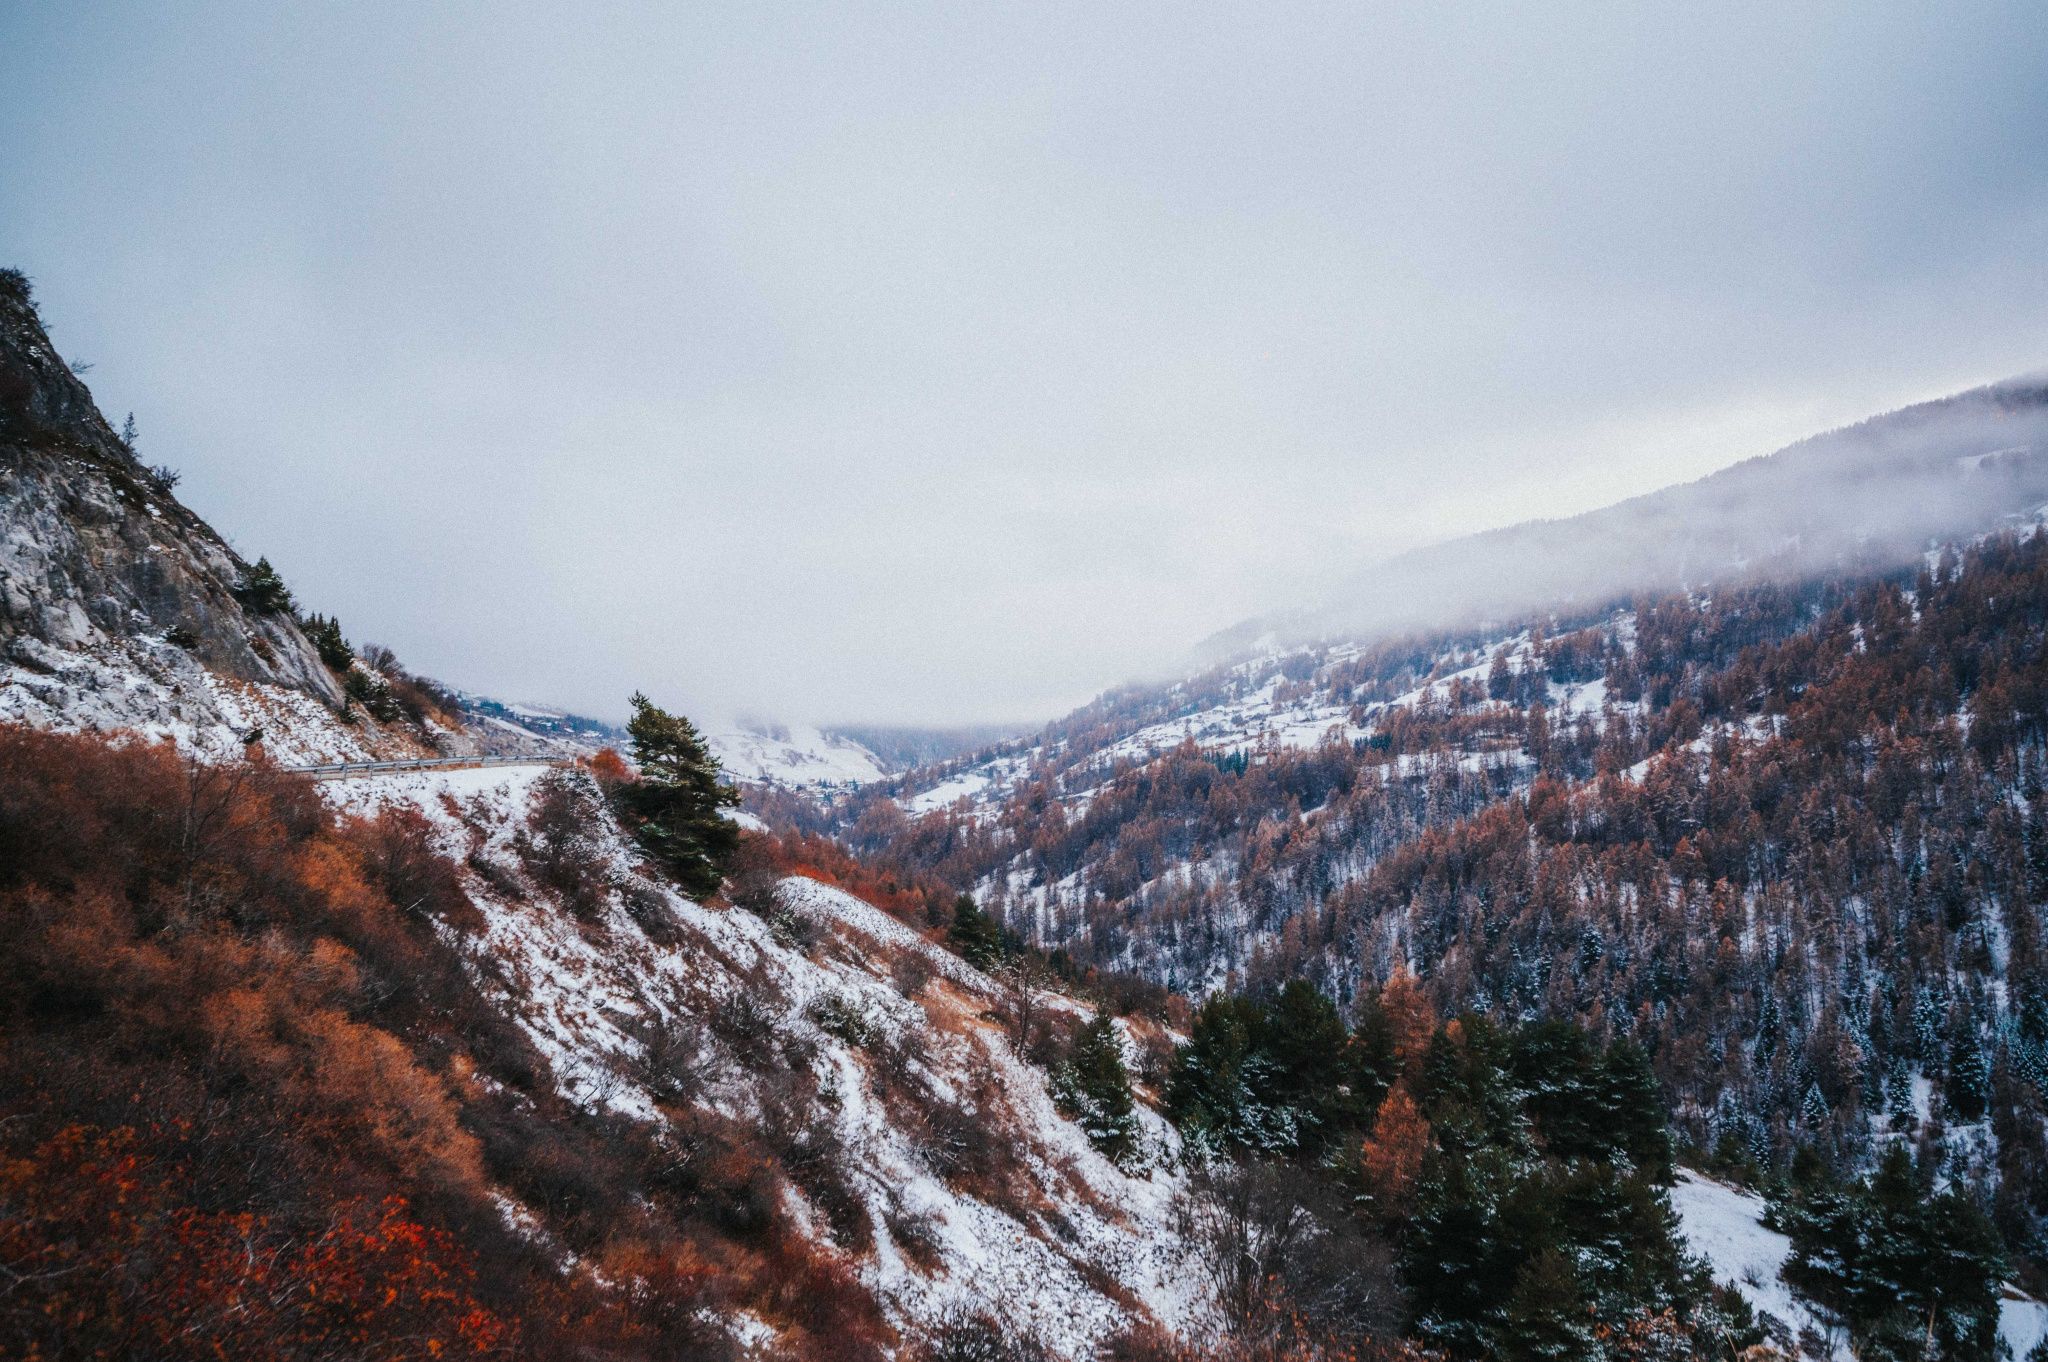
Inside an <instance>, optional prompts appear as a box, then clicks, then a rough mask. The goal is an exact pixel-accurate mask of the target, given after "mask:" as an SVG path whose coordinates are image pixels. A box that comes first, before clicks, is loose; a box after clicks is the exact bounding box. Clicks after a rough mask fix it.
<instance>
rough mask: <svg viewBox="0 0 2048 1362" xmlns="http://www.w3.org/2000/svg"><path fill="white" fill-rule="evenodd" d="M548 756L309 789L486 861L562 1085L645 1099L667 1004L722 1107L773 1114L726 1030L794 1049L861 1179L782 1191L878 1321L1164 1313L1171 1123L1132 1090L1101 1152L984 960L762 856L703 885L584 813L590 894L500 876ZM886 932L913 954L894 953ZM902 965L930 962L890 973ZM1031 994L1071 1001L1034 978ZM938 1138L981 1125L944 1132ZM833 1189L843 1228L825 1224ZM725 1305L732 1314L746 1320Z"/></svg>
mask: <svg viewBox="0 0 2048 1362" xmlns="http://www.w3.org/2000/svg"><path fill="white" fill-rule="evenodd" d="M561 779H570V780H586V781H587V777H584V776H581V775H580V774H563V775H552V776H551V775H549V774H548V773H547V772H545V771H543V770H540V769H538V768H536V769H533V770H517V771H511V772H507V771H503V770H498V771H462V772H447V773H432V774H427V773H407V774H400V775H391V776H382V777H374V778H368V779H361V780H353V781H345V782H334V783H331V784H329V785H327V786H325V787H323V790H324V792H325V793H326V794H327V796H328V797H329V798H330V799H331V800H332V801H334V802H335V803H336V804H337V805H338V806H339V807H340V808H342V809H343V810H346V811H349V812H355V813H364V814H368V813H373V812H375V811H376V810H379V809H382V808H388V807H391V806H394V805H403V806H407V807H410V808H413V809H416V810H418V811H419V813H420V814H422V815H423V816H425V817H426V818H428V819H429V820H431V822H432V825H433V828H434V830H435V834H436V836H437V838H438V840H439V843H440V846H441V849H442V850H444V851H445V852H446V853H447V854H449V855H450V856H452V857H453V858H454V859H456V860H457V861H458V862H466V863H467V864H468V865H469V866H471V867H472V868H475V867H477V866H485V867H495V869H489V870H486V871H484V872H479V873H478V874H477V875H476V877H475V878H474V879H473V881H472V882H471V883H469V885H468V886H467V887H468V889H469V891H470V893H471V895H472V897H473V898H474V899H475V901H476V902H477V903H478V904H479V905H480V906H481V908H482V909H483V912H484V915H485V917H486V918H487V920H488V926H487V928H486V930H485V932H484V934H483V937H482V939H481V941H480V942H479V956H480V958H488V959H490V960H492V961H493V962H494V964H493V965H492V967H491V968H490V970H489V971H488V974H487V978H488V982H487V984H486V987H488V988H489V989H490V990H491V991H492V992H493V993H494V994H495V995H496V996H497V998H498V1000H499V1001H500V1003H501V1004H502V1006H504V1007H505V1008H506V1009H508V1011H509V1012H510V1013H511V1014H512V1015H513V1016H515V1017H516V1018H517V1019H518V1021H519V1024H520V1025H521V1026H522V1027H523V1028H524V1029H525V1031H526V1032H527V1034H528V1035H530V1036H531V1037H532V1038H533V1040H534V1041H535V1043H536V1044H537V1045H538V1046H539V1048H540V1049H541V1050H542V1051H543V1052H544V1053H545V1054H546V1055H547V1056H548V1058H549V1060H550V1061H551V1063H552V1065H553V1067H554V1073H555V1079H556V1083H557V1085H558V1087H559V1089H560V1092H561V1094H562V1096H563V1097H564V1098H565V1099H568V1100H570V1101H572V1102H574V1103H576V1104H577V1105H579V1106H582V1107H584V1108H587V1109H591V1110H601V1109H609V1110H611V1111H614V1112H617V1113H620V1114H622V1115H624V1116H628V1117H631V1118H633V1119H636V1120H640V1121H649V1122H655V1123H657V1124H658V1123H661V1122H662V1121H663V1120H664V1117H663V1114H662V1112H663V1107H664V1103H668V1102H673V1101H674V1100H676V1094H675V1093H674V1092H673V1091H668V1092H660V1093H657V1092H656V1091H654V1090H653V1088H652V1086H651V1085H650V1081H649V1080H648V1079H647V1077H646V1073H647V1070H646V1068H645V1060H646V1058H647V1053H648V1048H649V1045H650V1043H651V1042H650V1040H649V1037H650V1036H652V1035H655V1034H657V1033H661V1032H662V1031H663V1028H665V1027H673V1028H681V1029H682V1030H684V1031H686V1032H688V1033H689V1034H691V1035H692V1036H693V1037H694V1040H693V1041H692V1043H693V1044H696V1045H699V1046H701V1047H702V1049H701V1053H700V1054H699V1055H697V1056H696V1057H695V1067H696V1070H697V1072H699V1073H701V1074H702V1075H703V1077H704V1082H703V1084H702V1087H701V1088H700V1089H699V1090H698V1091H696V1092H694V1093H692V1094H690V1096H689V1100H690V1101H691V1102H693V1103H695V1104H698V1105H700V1106H704V1107H707V1108H712V1109H716V1110H718V1111H720V1112H722V1113H724V1114H725V1115H727V1116H730V1117H734V1118H737V1119H741V1120H755V1121H759V1120H775V1119H787V1114H786V1113H783V1114H778V1113H777V1112H775V1111H772V1110H770V1109H769V1108H770V1107H772V1105H773V1103H774V1101H775V1100H777V1099H773V1098H771V1097H769V1096H766V1095H764V1094H765V1093H767V1092H770V1091H772V1090H773V1085H772V1084H764V1082H763V1081H762V1078H761V1075H760V1073H758V1072H757V1071H756V1070H757V1068H758V1063H757V1061H755V1060H751V1059H749V1058H748V1055H747V1051H748V1049H749V1047H767V1048H778V1049H781V1050H785V1051H787V1052H790V1053H796V1054H800V1055H802V1056H806V1057H807V1058H805V1059H804V1061H803V1062H804V1063H805V1064H806V1066H807V1067H808V1070H809V1072H810V1073H811V1074H812V1075H814V1076H815V1077H816V1079H817V1084H818V1086H817V1098H816V1101H815V1102H814V1103H813V1104H811V1105H810V1106H809V1107H808V1108H806V1109H805V1110H804V1111H802V1112H800V1113H798V1118H799V1119H800V1120H803V1121H818V1122H822V1123H824V1128H825V1129H824V1133H823V1134H822V1135H820V1136H819V1137H818V1138H819V1139H820V1140H821V1141H822V1143H821V1145H820V1147H821V1148H826V1149H829V1150H832V1151H836V1152H834V1153H832V1154H831V1155H830V1157H832V1158H835V1159H839V1160H841V1161H843V1167H842V1168H841V1170H840V1171H841V1173H842V1174H843V1176H844V1178H845V1181H846V1184H847V1185H848V1186H849V1187H850V1188H851V1189H852V1192H853V1194H854V1196H855V1197H856V1198H857V1200H858V1203H859V1205H858V1207H856V1208H854V1209H853V1210H851V1211H849V1210H848V1208H846V1207H843V1206H826V1205H817V1204H809V1205H802V1206H799V1207H796V1208H795V1209H796V1211H797V1217H798V1219H799V1220H800V1221H801V1222H802V1223H805V1224H807V1225H809V1226H810V1227H811V1229H812V1231H813V1232H814V1233H815V1235H816V1236H817V1237H818V1239H819V1241H820V1242H821V1243H823V1244H827V1245H838V1246H839V1251H841V1252H843V1253H844V1254H845V1256H846V1257H847V1258H848V1259H849V1260H850V1261H852V1262H853V1263H854V1264H855V1266H856V1268H857V1271H858V1272H859V1274H860V1277H861V1279H862V1280H863V1281H864V1282H865V1283H866V1284H867V1285H868V1286H869V1287H870V1288H871V1289H872V1290H873V1291H874V1293H875V1294H876V1296H877V1298H878V1299H879V1300H881V1301H882V1302H883V1303H884V1307H885V1310H886V1311H887V1312H888V1313H889V1314H890V1315H891V1316H892V1318H893V1319H894V1320H895V1321H896V1323H897V1324H898V1325H899V1326H908V1327H912V1328H915V1326H919V1325H928V1324H930V1323H932V1322H934V1321H937V1320H939V1319H941V1318H942V1317H945V1316H946V1315H948V1313H949V1312H950V1311H953V1310H955V1309H956V1308H958V1307H961V1306H966V1307H971V1308H972V1309H973V1310H977V1311H988V1312H993V1313H996V1314H997V1315H998V1316H999V1317H1000V1318H1002V1319H1004V1320H1005V1321H1006V1323H1010V1324H1014V1325H1015V1326H1017V1327H1019V1328H1022V1329H1028V1330H1029V1331H1030V1332H1031V1333H1032V1334H1033V1335H1035V1336H1037V1337H1039V1338H1041V1339H1043V1340H1044V1341H1045V1342H1046V1343H1048V1344H1049V1345H1050V1346H1051V1347H1052V1348H1053V1349H1054V1350H1055V1351H1056V1352H1057V1353H1058V1354H1059V1355H1061V1356H1066V1357H1085V1356H1089V1355H1091V1354H1090V1349H1091V1348H1092V1347H1093V1345H1094V1344H1095V1343H1097V1342H1099V1341H1100V1340H1101V1339H1102V1338H1104V1337H1106V1336H1107V1335H1108V1334H1110V1333H1112V1332H1114V1331H1115V1328H1116V1327H1117V1325H1118V1324H1119V1323H1120V1322H1121V1321H1123V1320H1126V1319H1128V1318H1130V1317H1131V1316H1132V1315H1133V1313H1134V1312H1138V1313H1147V1314H1150V1315H1151V1316H1153V1317H1154V1318H1156V1319H1158V1320H1160V1321H1162V1322H1165V1323H1167V1324H1175V1323H1178V1322H1180V1321H1181V1320H1182V1319H1183V1318H1184V1317H1185V1316H1186V1314H1187V1312H1188V1311H1189V1309H1190V1308H1191V1306H1190V1302H1189V1301H1188V1300H1186V1299H1185V1298H1184V1292H1183V1289H1182V1287H1181V1285H1180V1284H1179V1281H1178V1278H1177V1275H1176V1273H1175V1271H1174V1256H1173V1244H1172V1238H1171V1235H1170V1234H1169V1232H1168V1217H1169V1211H1170V1203H1171V1201H1172V1198H1173V1194H1174V1191H1175V1189H1176V1186H1177V1185H1178V1183H1177V1178H1176V1175H1174V1174H1173V1173H1171V1172H1170V1171H1168V1167H1169V1163H1170V1161H1169V1160H1168V1159H1167V1158H1165V1157H1163V1156H1165V1155H1167V1154H1170V1152H1171V1151H1172V1150H1173V1149H1174V1148H1175V1147H1176V1143H1177V1142H1176V1137H1175V1135H1174V1134H1173V1132H1172V1131H1171V1130H1170V1128H1169V1127H1167V1126H1166V1124H1165V1123H1164V1122H1163V1121H1161V1120H1160V1119H1159V1118H1158V1117H1157V1116H1156V1115H1154V1114H1152V1113H1150V1112H1149V1111H1148V1112H1146V1113H1145V1114H1144V1119H1145V1121H1146V1131H1147V1137H1148V1139H1149V1140H1150V1141H1151V1143H1152V1144H1153V1146H1154V1148H1155V1149H1156V1150H1157V1151H1158V1153H1159V1154H1160V1155H1161V1156H1162V1157H1159V1158H1155V1159H1154V1160H1152V1163H1151V1167H1150V1168H1149V1170H1137V1171H1134V1172H1125V1171H1123V1170H1120V1169H1119V1168H1118V1167H1117V1166H1116V1165H1115V1164H1113V1163H1111V1162H1110V1161H1109V1160H1108V1159H1107V1158H1105V1157H1104V1156H1103V1155H1101V1154H1100V1153H1098V1152H1096V1150H1095V1149H1094V1148H1093V1147H1092V1146H1091V1145H1090V1144H1089V1142H1088V1140H1087V1138H1086V1137H1085V1136H1084V1135H1083V1133H1082V1132H1081V1131H1080V1129H1079V1128H1078V1127H1077V1126H1075V1125H1074V1124H1073V1123H1072V1122H1071V1121H1068V1120H1066V1119H1064V1118H1062V1117H1061V1116H1060V1115H1059V1113H1058V1112H1057V1110H1056V1109H1055V1107H1054V1104H1053V1099H1052V1097H1051V1094H1050V1092H1049V1090H1048V1086H1047V1080H1046V1076H1045V1074H1044V1073H1043V1072H1042V1071H1040V1070H1038V1069H1036V1068H1034V1067H1032V1066H1031V1065H1029V1064H1026V1063H1024V1062H1023V1061H1022V1060H1021V1059H1020V1058H1019V1057H1018V1056H1017V1054H1016V1052H1015V1049H1014V1047H1013V1046H1012V1045H1011V1044H1010V1042H1009V1040H1008V1039H1007V1038H1006V1036H1005V1034H1004V1032H1003V1029H1002V1027H1001V1025H1000V1024H999V1022H998V1021H997V1020H995V1018H997V1017H998V1016H1000V1014H1001V1012H1002V1008H1003V1006H1004V1002H1003V998H1002V996H1001V991H1000V990H999V988H998V986H997V984H996V983H995V982H994V981H992V980H990V979H989V978H988V977H987V976H985V975H983V974H981V973H980V972H979V971H976V970H974V969H972V968H971V967H969V966H967V965H965V964H964V963H962V962H961V961H960V960H959V959H958V958H957V957H955V956H953V955H951V954H948V953H947V952H945V951H943V950H940V949H938V948H937V947H935V946H933V945H931V944H929V943H927V942H926V941H925V940H924V939H923V938H922V937H921V936H920V935H919V934H918V933H916V932H914V931H912V930H911V929H910V928H908V927H906V926H904V925H903V924H902V923H900V922H898V921H896V920H895V919H893V918H891V917H889V916H887V915H885V914H883V913H882V912H880V911H879V910H877V909H875V908H873V907H871V906H869V905H868V904H866V903H864V902H863V901H861V900H859V899H857V898H854V897H853V896H851V895H849V894H846V893H843V892H841V891H839V890H837V889H834V888H831V887H828V886H825V885H822V884H819V883H816V882H814V881H811V880H808V879H803V878H797V877H791V878H787V879H784V880H783V881H781V882H780V884H779V885H778V886H777V887H776V889H775V907H776V911H775V913H774V914H772V915H771V916H772V917H773V919H774V920H772V921H771V920H764V918H763V917H761V916H757V915H755V914H754V913H751V912H747V911H743V910H740V909H735V908H708V907H701V906H699V905H696V904H693V903H690V902H688V901H687V900H685V899H683V898H681V897H679V896H678V895H676V894H675V893H673V892H672V891H671V890H669V889H667V888H666V887H665V886H663V885H662V884H660V883H659V882H657V881H655V880H654V879H652V878H650V877H649V876H647V875H646V874H645V873H644V872H643V871H642V870H641V869H640V868H639V867H638V866H637V864H636V856H635V854H634V851H633V849H632V847H631V846H630V845H629V844H628V843H627V842H626V841H625V840H624V839H623V838H622V837H621V836H620V834H619V833H618V831H617V829H616V827H615V826H612V825H611V824H610V823H609V819H608V818H605V820H604V825H605V828H606V831H605V834H604V843H603V854H604V856H605V858H606V874H607V876H608V879H609V881H610V883H611V885H612V888H611V889H610V890H608V891H607V894H606V898H605V902H604V904H603V906H602V908H601V909H600V910H599V911H598V913H597V915H596V916H595V917H594V918H592V919H586V920H585V921H582V922H579V921H578V920H577V919H576V918H574V917H571V916H569V915H568V914H566V913H564V912H563V911H562V910H561V909H560V907H559V906H555V905H552V904H550V903H549V902H548V901H547V900H545V899H544V898H542V897H539V896H535V897H531V898H527V899H526V900H525V901H520V900H519V899H517V898H516V897H514V896H512V894H511V893H509V892H508V889H507V886H508V885H509V884H511V883H512V881H513V880H514V879H515V878H516V871H515V870H514V869H513V867H515V866H516V865H517V863H518V856H517V853H516V851H515V850H514V846H513V843H514V839H515V838H517V837H518V836H520V835H521V834H522V832H523V831H524V829H525V827H526V819H527V815H528V812H529V809H530V807H531V805H532V802H533V799H534V796H535V793H536V791H537V790H538V789H539V788H541V783H542V782H543V781H547V780H561ZM493 877H494V878H493ZM650 928H651V931H650ZM657 938H659V939H657ZM906 957H916V958H917V959H919V960H921V961H922V962H923V968H922V970H919V971H907V970H906V969H905V968H904V967H903V965H902V963H901V962H902V961H903V960H904V959H905V958H906ZM918 974H928V975H929V976H930V982H929V984H928V985H926V986H924V987H922V988H912V989H909V990H906V989H905V988H904V987H903V986H901V985H900V984H899V983H898V982H896V981H897V980H901V979H903V978H905V977H916V976H917V975H918ZM1040 1005H1041V1006H1044V1007H1048V1008H1055V1009H1065V1010H1069V1011H1076V1012H1078V1011H1079V1009H1078V1007H1077V1005H1076V1004H1074V1003H1072V1002H1071V1001H1069V1000H1066V999H1064V998H1061V997H1058V996H1056V995H1044V996H1043V997H1042V998H1041V999H1040ZM707 1018H708V1019H711V1021H710V1024H709V1025H708V1026H703V1027H701V1028H700V1027H699V1023H700V1022H702V1021H703V1020H704V1019H707ZM671 1034H673V1032H671ZM906 1094H915V1096H906ZM947 1121H954V1122H959V1123H964V1128H963V1131H962V1133H961V1134H960V1135H959V1136H957V1137H953V1136H948V1137H946V1138H943V1139H935V1137H934V1135H933V1130H934V1127H935V1126H936V1125H942V1124H944V1123H945V1122H947ZM967 1132H971V1134H968V1133H967ZM956 1138H970V1139H972V1140H973V1141H975V1142H977V1143H979V1144H980V1145H982V1146H983V1147H981V1148H979V1149H975V1150H971V1151H962V1150H960V1149H958V1148H954V1147H953V1141H954V1140H955V1139H956ZM969 1158H972V1159H979V1160H982V1161H983V1162H985V1163H986V1164H987V1165H988V1167H987V1168H985V1169H983V1170H982V1171H981V1172H979V1173H977V1174H976V1175H974V1176H967V1175H964V1174H963V1173H962V1172H961V1170H960V1169H959V1168H958V1167H955V1163H956V1161H958V1160H962V1159H969ZM790 1195H791V1196H792V1197H795V1198H797V1199H798V1200H799V1201H802V1200H803V1199H804V1197H803V1194H802V1193H800V1192H797V1191H795V1190H794V1189H792V1191H791V1192H790ZM506 1214H507V1216H508V1217H509V1218H510V1219H512V1220H513V1221H514V1222H515V1223H519V1222H520V1221H521V1219H522V1217H523V1215H524V1212H523V1211H522V1208H520V1207H518V1206H516V1205H508V1206H507V1207H506ZM849 1215H851V1216H852V1218H853V1219H854V1220H856V1221H861V1222H864V1228H855V1229H854V1230H852V1231H849V1229H848V1217H849ZM730 1323H731V1324H732V1326H733V1327H734V1329H735V1331H736V1332H738V1333H746V1332H748V1331H750V1330H756V1329H757V1327H758V1326H757V1325H756V1324H753V1323H750V1322H749V1321H744V1320H735V1321H731V1322H730Z"/></svg>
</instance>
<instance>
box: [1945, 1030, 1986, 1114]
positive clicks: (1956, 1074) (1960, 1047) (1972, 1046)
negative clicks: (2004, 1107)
mask: <svg viewBox="0 0 2048 1362" xmlns="http://www.w3.org/2000/svg"><path fill="white" fill-rule="evenodd" d="M1949 1055H1950V1058H1949V1064H1948V1081H1947V1082H1946V1083H1945V1084H1944V1085H1943V1087H1942V1097H1943V1099H1944V1100H1946V1101H1947V1103H1948V1109H1949V1110H1950V1111H1952V1112H1954V1113H1955V1114H1956V1116H1957V1118H1958V1119H1960V1120H1963V1121H1978V1120H1982V1119H1983V1117H1984V1110H1985V1107H1986V1105H1987V1104H1988V1103H1989V1102H1990V1100H1991V1066H1990V1065H1989V1064H1988V1063H1986V1062H1985V1059H1984V1047H1983V1046H1982V1045H1980V1044H1978V1043H1977V1038H1976V1037H1975V1036H1959V1037H1958V1038H1957V1039H1956V1041H1955V1042H1954V1044H1952V1045H1951V1046H1950V1047H1949Z"/></svg>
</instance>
